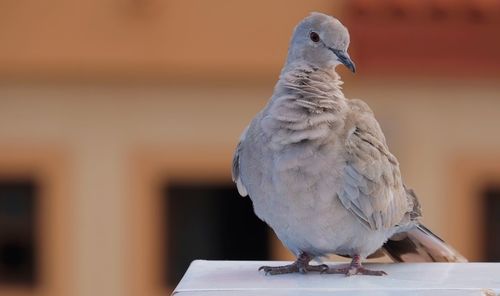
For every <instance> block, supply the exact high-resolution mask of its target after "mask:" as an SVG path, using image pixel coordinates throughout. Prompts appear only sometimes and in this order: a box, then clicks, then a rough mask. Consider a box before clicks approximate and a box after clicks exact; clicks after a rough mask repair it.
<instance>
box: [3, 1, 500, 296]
mask: <svg viewBox="0 0 500 296" xmlns="http://www.w3.org/2000/svg"><path fill="white" fill-rule="evenodd" d="M311 11H320V12H323V13H327V14H331V15H335V16H337V17H338V18H340V20H341V21H342V22H343V23H345V24H346V25H347V26H348V28H349V30H350V32H351V49H350V53H351V57H352V58H353V59H354V61H355V62H356V63H357V68H358V72H357V73H356V75H352V74H350V73H348V72H347V71H345V69H343V68H341V67H339V69H338V70H339V71H340V73H341V74H342V76H343V78H344V80H345V82H346V83H345V88H344V89H345V93H346V95H347V97H351V98H362V99H364V100H365V101H366V102H367V103H368V104H369V105H370V106H371V107H372V108H373V109H374V111H375V113H376V115H377V118H378V119H379V121H380V123H381V125H382V128H383V129H384V131H385V133H386V136H387V138H388V142H389V146H390V148H391V150H392V151H393V153H394V154H395V155H396V156H397V157H398V158H399V160H400V163H401V168H402V172H403V175H404V178H405V180H406V183H407V184H408V185H409V186H410V187H412V188H414V189H415V191H416V193H417V195H418V196H419V197H420V200H421V203H422V206H423V212H424V219H423V221H424V223H425V224H426V225H427V226H428V227H430V228H431V229H433V230H434V231H435V232H436V233H438V234H439V235H441V236H442V237H443V238H444V239H445V240H447V241H449V242H450V243H451V244H452V245H453V246H455V247H456V248H457V249H458V250H459V251H460V252H462V253H463V254H464V255H465V256H466V257H468V258H469V259H470V260H473V261H500V135H499V128H500V73H499V68H500V38H499V36H500V35H499V33H498V32H500V2H499V1H497V0H421V1H417V0H415V1H411V0H384V1H379V0H355V1H354V0H352V1H332V0H330V1H326V0H323V1H319V0H316V1H299V0H275V1H263V0H259V1H230V0H214V1H201V0H190V1H181V0H99V1H97V0H87V1H75V0H65V1H62V0H54V1H49V2H47V1H12V0H10V1H2V2H1V3H0V295H7V296H11V295H15V296H18V295H19V296H39V295H40V296H42V295H43V296H45V295H47V296H48V295H51V296H59V295H77V296H88V295H107V296H118V295H130V296H133V295H167V293H169V292H170V291H171V290H172V289H173V288H174V287H175V285H176V284H177V282H178V281H179V279H180V277H181V276H182V274H183V273H184V271H185V269H186V268H187V265H188V263H189V262H190V261H191V260H193V259H196V258H202V259H277V260H281V259H283V260H286V259H291V258H292V257H291V256H290V254H289V253H288V251H286V250H285V249H283V247H282V246H281V244H280V243H279V242H278V241H277V240H276V238H275V237H274V234H273V233H272V231H270V230H269V228H267V226H266V225H265V224H263V223H262V222H260V221H259V220H258V219H257V218H256V217H255V216H254V214H253V211H252V208H251V203H250V200H249V199H248V198H240V197H238V195H237V193H236V190H235V186H234V185H233V184H232V183H231V180H230V167H231V158H232V153H233V150H234V148H235V146H236V144H237V141H238V138H239V135H240V133H241V132H242V131H243V129H244V128H245V126H246V125H247V124H248V123H249V121H250V120H251V118H252V117H253V116H254V115H255V114H256V113H257V112H258V111H259V110H260V109H261V108H262V107H263V106H264V104H265V103H266V102H267V100H268V98H269V96H270V95H271V93H272V91H273V86H274V84H275V82H276V79H277V77H278V75H279V71H280V68H281V66H282V64H283V62H284V60H285V57H286V52H287V46H288V40H289V38H290V34H291V32H292V30H293V28H294V26H295V25H296V23H297V22H298V21H300V20H301V19H302V18H303V17H305V16H306V15H308V14H309V12H311Z"/></svg>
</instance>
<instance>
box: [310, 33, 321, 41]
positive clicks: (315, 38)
mask: <svg viewBox="0 0 500 296" xmlns="http://www.w3.org/2000/svg"><path fill="white" fill-rule="evenodd" d="M309 38H311V40H312V41H313V42H319V35H318V33H316V32H311V34H309Z"/></svg>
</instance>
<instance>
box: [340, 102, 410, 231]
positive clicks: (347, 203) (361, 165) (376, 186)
mask: <svg viewBox="0 0 500 296" xmlns="http://www.w3.org/2000/svg"><path fill="white" fill-rule="evenodd" d="M351 108H352V111H353V112H352V114H351V120H352V125H353V128H352V129H351V132H350V133H349V134H348V135H347V138H346V143H345V145H346V146H345V147H346V152H347V153H346V164H345V168H344V174H343V176H344V179H343V183H342V186H341V188H340V192H338V196H339V199H340V201H341V203H342V205H343V206H344V207H345V208H346V209H348V210H349V211H351V212H352V213H353V214H354V215H355V216H356V217H357V218H358V219H359V220H360V222H361V223H363V224H364V225H366V226H367V227H369V228H370V229H382V228H389V227H393V226H395V225H396V224H397V223H399V222H400V221H401V220H402V218H403V216H404V215H405V214H406V213H408V200H407V197H406V194H405V190H404V187H403V184H402V181H401V175H400V171H399V164H398V162H397V159H396V158H395V157H394V156H393V155H392V154H391V153H390V152H389V149H388V147H387V144H386V143H385V137H384V135H383V133H382V131H381V129H380V126H379V125H378V123H377V121H376V120H375V118H374V116H373V113H372V112H371V110H370V109H369V108H368V107H367V106H366V104H364V103H362V102H360V101H354V100H353V103H352V104H351Z"/></svg>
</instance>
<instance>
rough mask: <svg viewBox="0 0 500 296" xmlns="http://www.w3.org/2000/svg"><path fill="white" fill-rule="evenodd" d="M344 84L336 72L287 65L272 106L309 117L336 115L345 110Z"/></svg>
mask: <svg viewBox="0 0 500 296" xmlns="http://www.w3.org/2000/svg"><path fill="white" fill-rule="evenodd" d="M342 84H343V82H342V80H340V76H339V75H338V74H337V73H336V72H335V68H334V67H331V68H318V67H314V66H311V65H307V64H300V65H287V66H286V67H285V68H284V69H283V71H282V72H281V75H280V79H279V81H278V83H277V85H276V89H275V94H279V95H277V96H275V97H274V98H273V101H274V102H273V104H279V105H281V104H284V105H287V106H288V107H289V108H292V109H298V110H303V111H305V112H308V113H313V114H320V113H325V112H327V113H332V112H334V113H337V112H340V111H341V110H342V109H343V108H344V107H345V106H346V98H345V96H344V93H343V92H342Z"/></svg>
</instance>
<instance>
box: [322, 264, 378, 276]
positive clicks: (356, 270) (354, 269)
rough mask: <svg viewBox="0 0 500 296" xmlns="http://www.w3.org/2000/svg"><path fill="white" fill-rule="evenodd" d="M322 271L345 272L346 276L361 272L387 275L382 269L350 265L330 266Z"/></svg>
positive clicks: (363, 273) (331, 272) (330, 272)
mask: <svg viewBox="0 0 500 296" xmlns="http://www.w3.org/2000/svg"><path fill="white" fill-rule="evenodd" d="M322 273H328V274H345V275H346V276H351V275H356V274H361V275H376V276H382V275H387V273H386V272H385V271H383V270H371V269H367V268H364V267H363V266H352V265H349V266H348V267H341V268H330V269H328V270H326V271H324V272H322Z"/></svg>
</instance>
